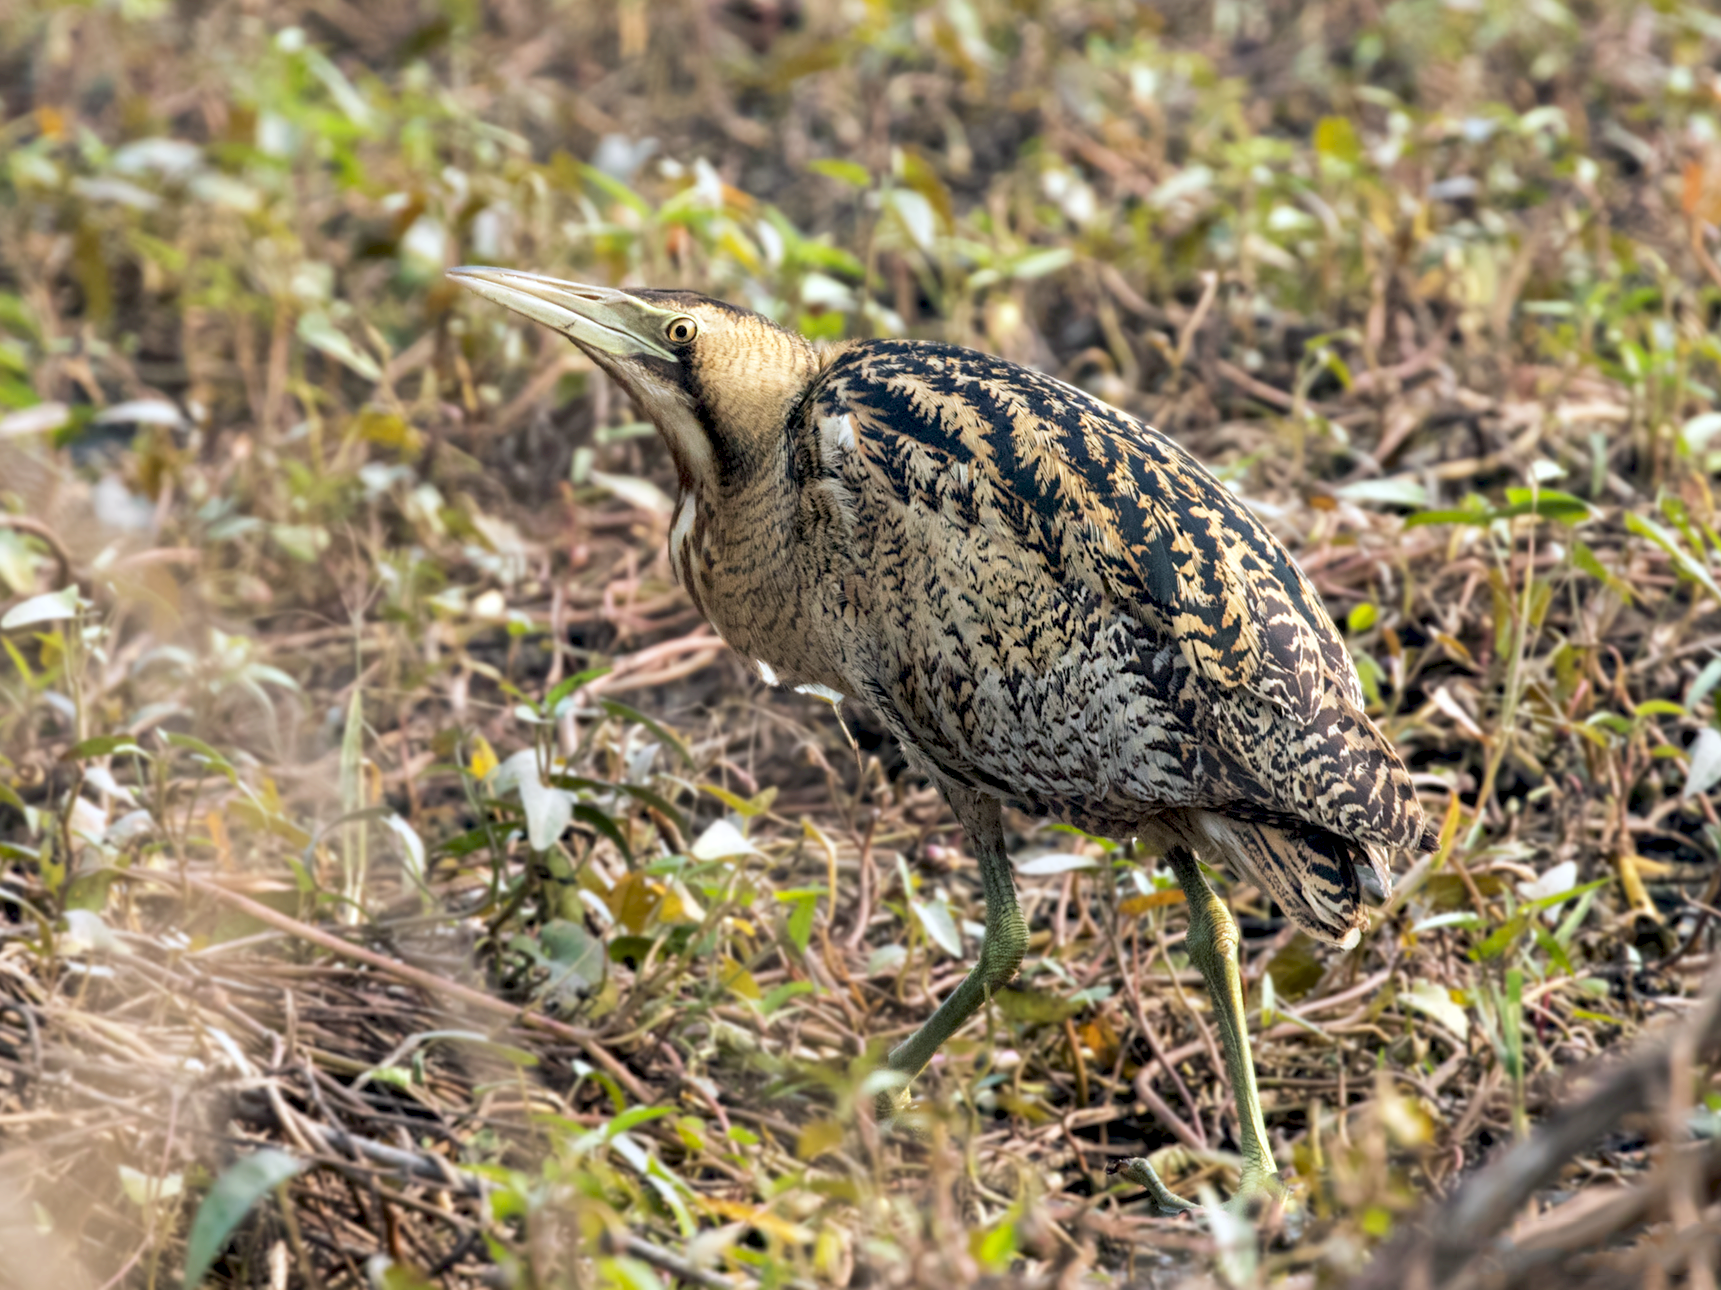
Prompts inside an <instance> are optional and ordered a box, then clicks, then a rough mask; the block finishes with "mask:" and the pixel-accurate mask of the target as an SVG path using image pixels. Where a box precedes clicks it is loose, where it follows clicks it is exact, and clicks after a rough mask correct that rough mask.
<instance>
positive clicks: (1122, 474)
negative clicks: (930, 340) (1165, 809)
mask: <svg viewBox="0 0 1721 1290" xmlns="http://www.w3.org/2000/svg"><path fill="white" fill-rule="evenodd" d="M805 416H806V419H807V420H806V425H807V428H808V431H809V432H810V433H808V434H807V435H806V436H805V439H804V441H803V442H804V443H805V445H806V447H807V449H808V451H809V452H810V453H811V454H812V455H813V456H814V457H816V460H811V461H807V462H804V463H803V464H802V468H803V469H807V470H810V471H812V472H814V473H815V474H819V475H824V476H826V477H827V478H830V479H832V480H833V481H834V482H836V483H837V487H838V488H839V489H840V491H841V493H842V496H841V497H839V498H838V499H837V505H838V506H839V508H844V509H846V510H848V511H849V512H851V513H852V515H853V516H854V518H855V519H856V520H858V522H860V523H862V524H865V523H868V522H869V518H870V519H871V520H872V521H878V520H881V519H882V518H883V517H882V515H872V516H870V517H869V515H868V514H867V512H868V509H869V505H870V502H869V497H874V498H877V499H878V500H880V501H884V500H886V499H888V503H889V504H890V505H892V506H900V507H902V508H904V509H905V510H906V511H908V512H911V513H918V514H919V515H920V516H921V517H922V519H923V521H924V522H928V523H935V524H936V523H942V522H949V523H953V524H955V525H957V526H958V527H959V528H960V529H961V530H962V532H961V533H960V534H957V533H952V534H951V539H950V543H951V550H952V551H953V552H954V551H957V550H968V551H970V552H974V553H978V552H980V551H990V552H993V553H995V558H998V559H1000V560H1002V561H1004V563H1007V564H1009V565H1011V566H1013V568H1014V569H1017V570H1026V569H1028V568H1031V567H1033V566H1035V565H1039V566H1041V567H1043V569H1044V574H1045V578H1046V580H1047V581H1048V582H1050V583H1053V584H1057V585H1061V586H1065V587H1078V586H1079V587H1085V588H1086V589H1088V590H1089V591H1091V592H1092V593H1093V594H1095V595H1097V596H1099V597H1101V598H1102V599H1103V601H1104V602H1105V603H1108V604H1110V605H1112V606H1114V607H1115V608H1116V610H1117V611H1118V612H1119V613H1120V614H1121V615H1123V616H1126V617H1128V618H1131V619H1134V620H1135V621H1136V622H1138V623H1140V624H1142V625H1143V626H1144V627H1146V628H1147V629H1148V631H1149V632H1150V633H1151V634H1152V635H1153V636H1155V637H1157V638H1158V639H1160V640H1163V641H1166V642H1175V643H1176V645H1177V647H1178V649H1179V650H1180V651H1181V653H1182V654H1183V657H1184V659H1185V660H1186V661H1187V663H1188V665H1189V667H1190V668H1191V670H1192V671H1194V672H1195V673H1196V675H1198V676H1199V677H1201V678H1202V679H1203V681H1204V683H1205V684H1207V685H1208V686H1210V687H1211V688H1212V690H1213V692H1214V696H1215V701H1216V703H1217V704H1219V705H1223V704H1224V703H1225V697H1224V696H1225V695H1226V694H1227V693H1228V692H1229V693H1232V694H1235V695H1236V696H1237V698H1238V699H1242V698H1243V697H1244V696H1253V697H1254V699H1255V700H1256V701H1257V702H1258V704H1259V708H1260V710H1261V713H1262V715H1263V716H1265V715H1266V714H1267V713H1272V714H1276V716H1275V717H1274V718H1273V719H1272V720H1271V721H1269V722H1268V724H1267V726H1264V727H1263V726H1260V725H1258V724H1257V722H1256V721H1255V719H1254V718H1252V717H1246V718H1244V719H1242V720H1241V721H1239V722H1238V723H1236V730H1237V731H1239V732H1241V731H1251V730H1253V731H1258V732H1259V734H1258V735H1257V734H1248V733H1237V734H1235V737H1232V738H1230V739H1228V740H1227V741H1226V745H1227V746H1226V750H1225V751H1226V753H1227V755H1229V756H1232V757H1234V758H1236V763H1237V765H1238V766H1239V768H1240V769H1242V770H1243V771H1244V772H1245V774H1246V775H1247V776H1248V777H1249V779H1250V780H1251V781H1252V782H1253V783H1255V784H1256V785H1258V786H1259V787H1260V795H1261V800H1260V802H1259V805H1260V806H1261V807H1263V808H1266V809H1269V810H1273V809H1278V810H1283V811H1286V812H1290V813H1293V814H1295V815H1297V816H1300V817H1302V818H1305V819H1307V820H1310V821H1311V822H1314V823H1317V824H1320V825H1321V826H1323V827H1325V828H1328V829H1332V830H1334V831H1336V832H1338V833H1340V834H1343V835H1345V836H1350V837H1358V838H1368V839H1372V840H1374V841H1378V842H1383V843H1388V844H1392V845H1401V846H1414V845H1417V844H1418V842H1419V840H1420V835H1421V833H1422V830H1423V827H1424V826H1423V818H1422V813H1421V810H1420V808H1419V807H1418V806H1417V804H1416V798H1415V793H1414V790H1413V789H1412V787H1411V785H1410V781H1409V777H1408V775H1407V774H1406V772H1405V770H1404V767H1403V764H1402V763H1401V762H1400V761H1399V760H1398V757H1397V755H1396V754H1395V753H1394V752H1393V750H1392V748H1391V746H1390V745H1388V744H1387V743H1386V741H1385V740H1384V738H1383V737H1382V736H1381V735H1380V733H1379V732H1378V730H1376V729H1375V728H1374V726H1373V723H1372V722H1370V721H1369V719H1368V718H1367V716H1366V715H1365V714H1364V712H1363V696H1362V692H1361V691H1362V687H1361V685H1360V683H1359V681H1358V678H1357V675H1356V669H1355V665H1354V664H1353V663H1352V662H1351V659H1350V653H1349V651H1348V650H1347V649H1346V647H1345V643H1344V641H1343V639H1342V638H1341V637H1340V636H1339V634H1338V631H1337V629H1336V628H1335V627H1334V626H1333V624H1332V621H1331V619H1330V618H1329V617H1328V616H1327V614H1326V611H1325V610H1324V609H1323V608H1322V606H1321V604H1320V601H1319V599H1318V597H1317V595H1316V593H1315V591H1314V588H1313V587H1312V586H1311V585H1310V584H1309V582H1308V580H1307V579H1306V578H1305V577H1304V575H1303V574H1302V572H1301V570H1299V569H1298V568H1297V566H1296V564H1295V562H1294V561H1292V559H1291V557H1290V555H1289V554H1288V553H1287V552H1286V550H1285V549H1284V547H1283V546H1282V545H1281V544H1280V543H1279V542H1278V541H1276V540H1275V539H1274V538H1273V537H1272V535H1271V534H1269V533H1268V532H1267V530H1266V529H1265V528H1264V527H1262V525H1261V524H1260V522H1259V521H1257V520H1256V519H1255V517H1254V516H1253V515H1251V514H1250V513H1249V511H1248V510H1247V508H1245V507H1244V506H1243V505H1242V504H1241V503H1240V502H1238V501H1237V500H1236V499H1235V498H1234V497H1233V496H1232V495H1231V493H1230V492H1229V491H1228V490H1227V489H1226V488H1225V487H1224V486H1223V485H1221V484H1220V483H1219V482H1218V481H1217V480H1215V479H1214V478H1213V476H1212V475H1210V474H1208V473H1207V471H1205V470H1204V469H1202V467H1201V466H1200V465H1199V464H1197V463H1196V462H1195V460H1194V459H1193V458H1191V457H1190V456H1189V455H1188V454H1187V453H1185V452H1184V451H1183V449H1181V448H1180V447H1178V446H1177V445H1176V444H1175V443H1173V442H1172V441H1171V440H1170V439H1167V438H1166V437H1165V436H1163V435H1161V434H1159V433H1158V432H1157V431H1154V430H1151V429H1149V428H1148V427H1146V426H1144V425H1142V424H1141V423H1139V422H1137V421H1135V420H1134V419H1132V418H1130V417H1127V416H1125V415H1123V414H1122V413H1120V412H1117V411H1116V410H1114V409H1112V408H1110V407H1108V406H1106V405H1105V404H1103V403H1101V402H1099V401H1098V400H1097V399H1094V398H1091V397H1090V396H1088V395H1086V394H1083V393H1082V392H1081V391H1079V390H1076V389H1073V388H1071V387H1070V386H1067V385H1064V384H1063V383H1061V382H1058V381H1055V380H1052V379H1050V378H1048V377H1045V376H1042V375H1040V374H1038V373H1035V372H1031V371H1029V370H1027V369H1024V368H1020V367H1017V366H1015V365H1014V364H1009V363H1005V362H1003V361H1001V360H998V359H993V358H989V357H987V356H985V355H982V354H978V353H975V352H973V351H970V350H962V349H956V348H954V347H949V346H937V345H926V344H917V343H908V342H882V343H880V342H874V343H871V344H868V345H866V346H857V347H855V348H854V349H851V350H849V351H848V352H847V353H846V354H844V355H843V356H841V357H839V358H838V359H837V360H836V361H834V362H832V363H831V364H830V366H829V367H828V368H827V369H826V371H825V372H824V373H823V375H822V376H821V378H820V381H819V383H818V385H817V386H816V387H815V390H814V391H813V395H812V398H811V399H810V401H809V403H808V405H807V407H806V410H805ZM967 558H972V557H967ZM999 575H1000V578H1001V579H1002V580H1003V582H1002V583H1001V585H1007V583H1008V579H1009V577H1013V576H1015V575H1014V573H1011V572H1009V571H1007V570H1006V569H1005V568H1004V564H1000V566H999ZM948 590H949V589H948V588H940V589H936V590H935V589H932V588H928V594H936V595H943V594H945V592H946V591H948ZM976 680H977V683H978V679H976ZM1242 711H1243V710H1242V709H1241V708H1237V709H1235V712H1236V713H1237V714H1238V715H1239V716H1241V715H1242ZM1270 732H1271V733H1270ZM928 751H929V753H931V752H936V751H939V750H937V749H929V750H928ZM943 751H945V752H949V751H950V750H948V749H945V750H943ZM1247 796H1253V794H1249V795H1246V797H1245V799H1244V800H1243V801H1242V802H1241V803H1240V804H1243V805H1247V804H1248V803H1247ZM1166 804H1167V805H1170V804H1173V803H1170V802H1167V803H1166ZM1215 805H1217V804H1215Z"/></svg>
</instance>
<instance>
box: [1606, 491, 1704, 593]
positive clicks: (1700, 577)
mask: <svg viewBox="0 0 1721 1290" xmlns="http://www.w3.org/2000/svg"><path fill="white" fill-rule="evenodd" d="M1625 527H1626V528H1627V529H1628V530H1630V531H1631V532H1633V533H1635V534H1637V535H1638V536H1639V537H1644V538H1648V539H1649V540H1650V541H1651V542H1653V543H1655V545H1656V546H1658V547H1660V548H1661V549H1662V550H1663V551H1665V552H1667V554H1668V556H1669V557H1670V558H1671V559H1672V561H1673V564H1674V567H1675V568H1677V569H1678V570H1679V571H1680V572H1681V573H1683V574H1684V575H1685V576H1686V577H1688V578H1690V579H1692V580H1693V581H1694V582H1697V583H1700V584H1701V585H1702V587H1703V589H1704V590H1705V591H1707V592H1708V593H1709V594H1710V595H1712V596H1714V597H1715V599H1717V600H1721V586H1716V585H1715V576H1714V575H1713V574H1712V573H1710V572H1709V570H1708V568H1706V567H1705V566H1704V564H1703V563H1702V562H1701V561H1699V560H1695V559H1693V558H1692V557H1691V555H1690V553H1689V552H1687V551H1686V550H1685V549H1684V548H1683V547H1681V546H1680V545H1679V542H1678V540H1677V539H1676V538H1675V537H1674V536H1673V534H1671V533H1669V532H1668V531H1667V530H1666V529H1664V528H1662V527H1661V525H1659V524H1657V523H1656V522H1655V521H1654V520H1652V519H1648V518H1646V517H1645V516H1642V515H1638V514H1635V513H1630V512H1628V513H1627V514H1626V517H1625Z"/></svg>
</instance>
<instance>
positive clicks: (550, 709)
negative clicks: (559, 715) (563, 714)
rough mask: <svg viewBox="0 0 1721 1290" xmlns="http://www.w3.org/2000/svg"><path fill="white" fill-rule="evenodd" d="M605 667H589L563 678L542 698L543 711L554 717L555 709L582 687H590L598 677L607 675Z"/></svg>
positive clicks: (607, 670)
mask: <svg viewBox="0 0 1721 1290" xmlns="http://www.w3.org/2000/svg"><path fill="white" fill-rule="evenodd" d="M609 671H610V669H609V668H607V667H590V668H587V669H586V670H585V671H584V672H576V673H575V674H574V675H573V676H569V677H564V678H563V679H562V680H561V681H560V682H559V683H558V684H557V685H556V687H555V688H554V689H553V690H551V691H550V692H549V693H548V694H546V695H545V696H544V703H543V710H544V711H545V712H547V713H549V714H550V715H551V716H554V715H556V707H557V705H558V704H560V703H561V701H562V700H563V699H565V698H567V697H568V696H569V695H570V694H572V693H573V692H574V691H575V690H577V689H579V688H580V687H581V686H582V685H590V684H591V683H592V682H593V681H595V680H597V679H598V678H599V677H600V676H607V675H609Z"/></svg>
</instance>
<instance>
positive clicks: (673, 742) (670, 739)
mask: <svg viewBox="0 0 1721 1290" xmlns="http://www.w3.org/2000/svg"><path fill="white" fill-rule="evenodd" d="M599 702H600V703H601V704H602V706H603V710H604V711H605V712H607V713H609V714H610V716H612V717H620V718H621V719H622V720H623V721H631V722H633V723H634V724H635V725H639V726H644V727H645V728H646V729H647V730H649V731H651V733H652V734H654V735H656V736H657V737H658V738H659V739H661V740H663V742H664V743H666V744H668V745H669V746H670V747H671V748H673V749H674V750H675V755H676V756H677V757H679V758H681V764H682V765H684V766H686V767H687V769H689V770H692V769H693V754H692V753H691V752H690V751H689V750H688V747H687V744H686V742H685V741H684V740H683V739H682V737H681V736H680V735H678V734H676V733H675V732H674V731H673V730H671V729H670V728H669V727H668V726H665V725H660V724H659V723H658V722H656V721H653V720H652V719H651V718H650V717H648V716H646V715H645V713H643V712H641V711H639V710H638V709H637V708H630V707H628V706H627V704H625V703H617V702H616V701H615V700H614V699H602V700H600V701H599Z"/></svg>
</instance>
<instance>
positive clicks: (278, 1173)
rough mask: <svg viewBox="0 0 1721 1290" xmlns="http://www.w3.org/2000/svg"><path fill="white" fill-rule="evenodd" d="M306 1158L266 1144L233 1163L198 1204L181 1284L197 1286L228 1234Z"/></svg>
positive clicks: (188, 1289) (188, 1288) (188, 1287)
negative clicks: (298, 1157)
mask: <svg viewBox="0 0 1721 1290" xmlns="http://www.w3.org/2000/svg"><path fill="white" fill-rule="evenodd" d="M304 1168H305V1162H304V1161H301V1160H295V1159H294V1158H293V1157H292V1156H290V1155H288V1154H287V1153H286V1152H285V1151H277V1150H275V1149H274V1148H273V1147H266V1148H264V1149H263V1150H262V1151H258V1152H255V1153H253V1154H252V1155H249V1156H246V1157H245V1158H244V1159H243V1160H241V1161H239V1162H238V1163H237V1164H234V1165H230V1166H229V1167H228V1168H227V1170H226V1172H224V1173H223V1174H222V1175H221V1177H219V1178H217V1179H216V1180H215V1186H213V1187H211V1188H210V1189H209V1194H208V1195H207V1196H205V1197H204V1198H203V1203H202V1204H201V1205H199V1206H198V1207H197V1217H196V1218H195V1219H193V1220H192V1223H191V1235H190V1236H189V1237H187V1238H186V1244H185V1277H184V1279H183V1280H182V1281H181V1285H183V1286H184V1287H185V1290H194V1287H196V1286H198V1285H201V1284H202V1282H203V1276H204V1274H205V1273H206V1272H208V1271H209V1269H210V1267H211V1266H212V1265H213V1264H214V1263H215V1259H216V1256H217V1255H219V1254H220V1253H221V1251H222V1249H223V1248H225V1246H226V1245H227V1238H228V1237H229V1236H231V1235H232V1234H233V1229H234V1228H235V1227H238V1226H239V1223H240V1220H242V1219H243V1218H244V1217H245V1215H247V1214H249V1213H250V1212H251V1210H252V1208H253V1207H254V1206H255V1205H256V1204H257V1202H258V1201H260V1200H261V1199H263V1197H264V1196H265V1195H267V1194H268V1193H269V1192H271V1191H273V1190H274V1189H275V1188H276V1187H278V1186H280V1185H281V1184H282V1183H284V1182H286V1181H287V1180H288V1179H290V1178H292V1177H294V1176H295V1175H297V1174H298V1173H299V1172H300V1171H302V1170H303V1169H304Z"/></svg>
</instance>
